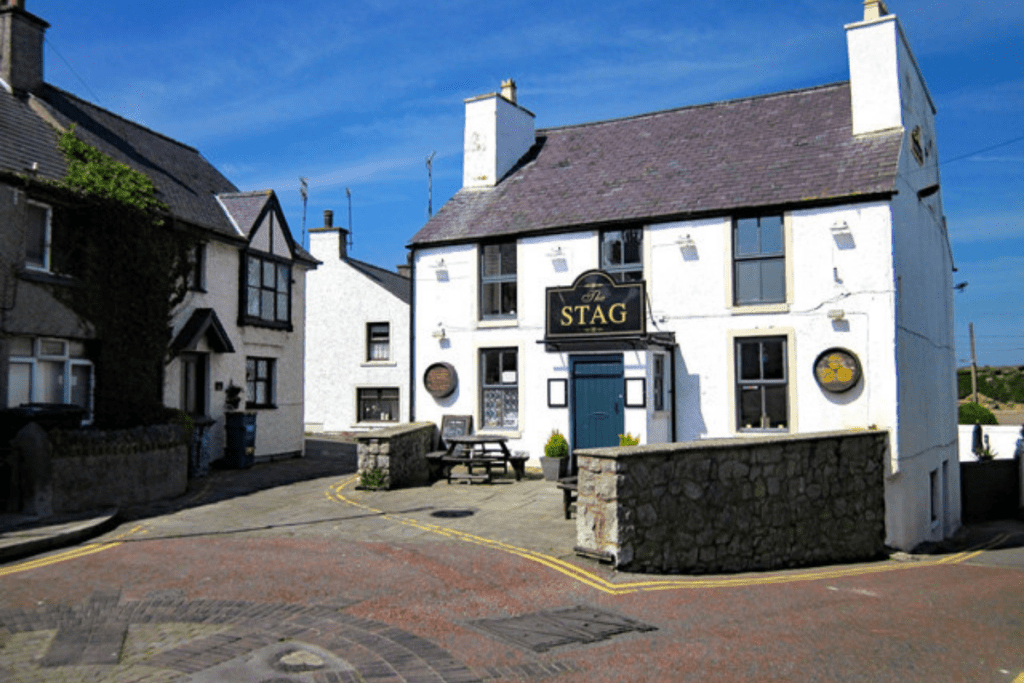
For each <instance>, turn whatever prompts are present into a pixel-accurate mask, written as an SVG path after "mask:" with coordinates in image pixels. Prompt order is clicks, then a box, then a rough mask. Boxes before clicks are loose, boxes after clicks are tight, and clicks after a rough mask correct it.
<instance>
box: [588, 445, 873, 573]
mask: <svg viewBox="0 0 1024 683" xmlns="http://www.w3.org/2000/svg"><path fill="white" fill-rule="evenodd" d="M887 451H888V434H887V433H886V432H834V433H823V434H803V435H794V436H781V437H763V438H756V439H745V438H744V439H717V440H708V441H695V442H690V443H674V444H659V445H651V446H634V447H630V448H601V449H587V450H580V451H577V452H576V456H577V461H578V464H579V497H578V501H577V516H576V536H577V544H578V549H579V550H581V551H584V552H588V553H594V554H599V555H604V556H610V557H611V558H613V560H614V563H615V565H616V567H618V568H620V569H625V570H629V571H650V572H692V573H699V572H738V571H753V570H766V569H776V568H781V567H795V566H801V565H809V564H821V563H833V562H844V561H851V560H860V559H865V558H870V557H874V556H876V555H879V554H880V553H881V552H882V551H883V549H884V540H885V498H884V480H883V465H884V463H885V458H886V457H887Z"/></svg>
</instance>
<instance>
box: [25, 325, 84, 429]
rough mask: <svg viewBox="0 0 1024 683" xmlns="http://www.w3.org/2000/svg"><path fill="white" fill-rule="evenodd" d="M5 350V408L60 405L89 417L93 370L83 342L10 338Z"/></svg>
mask: <svg viewBox="0 0 1024 683" xmlns="http://www.w3.org/2000/svg"><path fill="white" fill-rule="evenodd" d="M8 351H9V353H8V356H9V360H8V372H7V405H8V407H11V408H15V407H17V406H20V405H25V404H27V403H61V404H70V405H77V406H79V407H81V408H83V409H84V410H85V411H86V415H87V419H88V416H90V415H91V414H92V384H93V367H92V363H91V362H90V361H89V360H88V359H87V358H86V357H85V344H84V343H83V342H80V341H70V340H66V339H44V338H40V339H33V338H31V337H12V338H11V339H9V340H8Z"/></svg>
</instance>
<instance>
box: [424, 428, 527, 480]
mask: <svg viewBox="0 0 1024 683" xmlns="http://www.w3.org/2000/svg"><path fill="white" fill-rule="evenodd" d="M445 442H446V443H447V445H448V450H446V451H439V452H437V453H432V454H431V455H432V456H433V457H434V459H435V460H438V461H440V463H441V465H442V467H443V468H444V471H445V473H446V476H447V479H448V483H449V484H450V483H451V482H452V479H468V480H470V481H487V482H490V481H491V474H492V468H494V467H499V466H500V467H501V469H502V473H508V466H509V465H512V470H513V472H515V475H516V481H519V480H520V479H522V477H523V473H524V472H525V469H526V457H525V456H519V455H512V453H510V452H509V450H508V446H507V445H506V444H507V443H508V437H507V436H501V435H500V434H466V435H460V436H449V437H447V438H446V439H445ZM457 465H465V467H466V471H467V472H468V474H462V473H453V472H452V470H453V469H454V468H455V467H456V466H457ZM474 468H477V471H479V470H480V469H483V470H484V474H474V473H473V469H474Z"/></svg>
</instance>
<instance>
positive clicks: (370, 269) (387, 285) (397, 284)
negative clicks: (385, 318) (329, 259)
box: [345, 258, 412, 304]
mask: <svg viewBox="0 0 1024 683" xmlns="http://www.w3.org/2000/svg"><path fill="white" fill-rule="evenodd" d="M345 262H346V263H348V264H349V265H350V266H352V267H353V268H355V269H356V270H358V271H359V272H360V273H362V274H363V275H365V276H366V277H368V278H370V279H371V280H373V281H374V282H376V283H377V284H378V285H380V286H381V287H383V288H384V289H386V290H387V291H389V292H391V293H392V294H394V295H395V296H396V297H398V298H399V299H401V301H402V303H405V304H411V303H412V281H411V280H410V279H409V278H407V277H405V276H402V275H399V274H398V273H393V272H391V271H390V270H387V269H386V268H379V267H377V266H374V265H372V264H369V263H364V262H363V261H357V260H356V259H353V258H346V259H345Z"/></svg>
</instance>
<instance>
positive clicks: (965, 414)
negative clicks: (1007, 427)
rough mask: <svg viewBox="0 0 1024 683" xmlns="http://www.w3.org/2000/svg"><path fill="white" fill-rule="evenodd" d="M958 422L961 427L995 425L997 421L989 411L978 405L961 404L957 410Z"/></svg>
mask: <svg viewBox="0 0 1024 683" xmlns="http://www.w3.org/2000/svg"><path fill="white" fill-rule="evenodd" d="M959 422H960V424H962V425H973V424H981V425H995V424H999V420H997V419H996V416H995V415H994V414H993V413H992V411H991V410H989V409H988V408H986V407H985V406H983V405H980V404H978V403H961V404H960V410H959Z"/></svg>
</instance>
